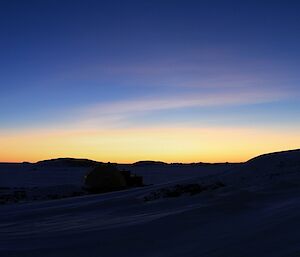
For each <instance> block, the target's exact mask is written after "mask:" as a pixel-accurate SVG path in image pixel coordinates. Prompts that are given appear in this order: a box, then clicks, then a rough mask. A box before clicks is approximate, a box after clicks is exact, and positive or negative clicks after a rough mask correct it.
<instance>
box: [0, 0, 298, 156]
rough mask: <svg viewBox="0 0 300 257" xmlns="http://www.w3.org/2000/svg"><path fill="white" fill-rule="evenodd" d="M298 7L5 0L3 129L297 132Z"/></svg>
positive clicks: (1, 24) (0, 75) (1, 10)
mask: <svg viewBox="0 0 300 257" xmlns="http://www.w3.org/2000/svg"><path fill="white" fill-rule="evenodd" d="M299 11H300V3H298V2H297V1H283V0H282V1H189V0H187V1H176V0H174V1H166V0H161V1H130V0H129V1H93V0H87V1H78V0H77V1H76V0H75V1H70V0H69V1H67V0H61V1H55V0H51V1H50V0H49V1H48V0H45V1H30V0H28V1H17V0H4V1H1V3H0V33H1V35H0V37H1V40H0V56H1V59H0V90H1V94H0V119H1V124H0V132H3V133H8V132H9V131H16V133H18V135H20V134H22V133H25V132H24V131H28V130H32V131H33V130H36V129H43V130H45V129H47V128H52V129H53V128H55V129H66V128H72V129H74V128H80V129H82V130H84V129H87V128H88V129H91V128H92V129H103V128H107V129H110V128H114V129H116V128H117V129H120V130H122V129H123V128H124V129H128V128H132V129H136V128H141V127H145V128H159V127H170V126H171V127H172V128H177V127H182V126H184V127H185V128H186V129H187V130H188V129H189V128H191V129H194V128H195V127H196V128H197V127H210V126H213V127H218V128H219V129H222V128H228V127H233V128H256V129H257V128H270V129H273V130H276V131H280V133H284V131H286V129H288V130H290V129H293V130H297V129H299V128H300V122H299V118H298V117H299V110H300V101H299V100H298V99H299V95H300V94H299V93H300V86H299V81H300V72H299V68H300V47H299V45H300V34H299V29H300V18H299ZM87 133H88V130H87ZM15 136H17V135H15ZM294 137H295V142H296V143H297V142H298V141H297V140H298V134H295V135H294ZM280 146H281V147H282V148H286V147H287V146H285V145H278V146H277V148H280ZM277 148H276V149H277ZM12 149H13V148H12ZM45 149H47V147H46V146H45ZM167 150H168V147H167V146H166V151H167ZM270 150H272V149H270ZM12 156H13V153H12ZM18 158H23V157H22V156H21V155H20V156H19V157H18ZM99 158H100V159H101V157H99ZM113 158H115V157H113ZM174 158H175V157H174ZM33 159H34V158H33ZM116 159H118V158H117V157H116Z"/></svg>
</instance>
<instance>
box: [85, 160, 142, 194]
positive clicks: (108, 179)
mask: <svg viewBox="0 0 300 257" xmlns="http://www.w3.org/2000/svg"><path fill="white" fill-rule="evenodd" d="M142 185H143V178H142V177H140V176H136V175H132V174H131V172H130V171H126V170H119V169H118V168H117V166H116V165H115V164H111V163H107V164H100V165H98V166H96V167H95V168H94V169H92V170H91V171H90V172H89V173H88V174H87V176H86V177H85V189H86V190H88V191H90V192H92V193H101V192H110V191H117V190H122V189H126V188H129V187H136V186H142Z"/></svg>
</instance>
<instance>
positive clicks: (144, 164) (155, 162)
mask: <svg viewBox="0 0 300 257" xmlns="http://www.w3.org/2000/svg"><path fill="white" fill-rule="evenodd" d="M132 165H133V166H153V165H168V164H167V163H165V162H161V161H138V162H135V163H133V164H132Z"/></svg>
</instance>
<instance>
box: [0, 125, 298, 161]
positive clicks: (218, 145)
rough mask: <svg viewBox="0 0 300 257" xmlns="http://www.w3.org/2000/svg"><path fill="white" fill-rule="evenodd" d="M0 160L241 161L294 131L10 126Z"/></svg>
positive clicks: (284, 143)
mask: <svg viewBox="0 0 300 257" xmlns="http://www.w3.org/2000/svg"><path fill="white" fill-rule="evenodd" d="M0 142H1V149H0V161H2V162H20V161H30V162H35V161H39V160H43V159H50V158H58V157H74V158H89V159H93V160H98V161H105V162H107V161H110V162H119V163H131V162H135V161H138V160H161V161H165V162H200V161H201V162H226V161H228V162H241V161H246V160H248V159H250V158H252V157H254V156H256V155H259V154H263V153H267V152H274V151H281V150H288V149H295V148H299V146H300V132H298V131H289V133H286V131H275V130H273V131H270V130H269V129H265V130H264V129H248V128H166V127H163V128H148V129H145V128H134V129H113V130H108V129H103V130H69V131H68V130H65V131H63V130H62V131H45V130H44V131H43V130H35V131H32V132H25V131H24V132H11V133H5V134H0Z"/></svg>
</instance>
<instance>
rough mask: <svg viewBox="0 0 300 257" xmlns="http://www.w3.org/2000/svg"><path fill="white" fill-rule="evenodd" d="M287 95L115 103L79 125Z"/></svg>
mask: <svg viewBox="0 0 300 257" xmlns="http://www.w3.org/2000/svg"><path fill="white" fill-rule="evenodd" d="M288 97H289V92H281V91H273V92H269V91H263V90H261V91H248V92H245V91H243V92H227V93H223V94H220V93H219V94H189V95H178V96H170V97H161V98H148V99H134V100H131V101H118V102H114V103H106V104H96V105H93V106H89V107H88V108H85V109H84V110H83V115H82V118H81V122H82V123H86V124H87V123H93V122H95V123H97V122H99V121H102V122H103V123H102V124H109V123H110V122H111V123H112V124H117V123H118V122H122V121H124V120H126V119H127V118H128V117H132V116H134V115H142V114H146V113H148V112H159V111H163V110H176V109H184V108H208V107H223V106H235V105H237V106H239V105H247V104H260V103H268V102H274V101H279V100H283V99H285V98H288Z"/></svg>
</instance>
